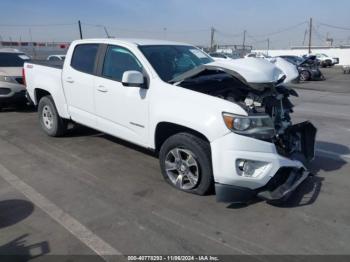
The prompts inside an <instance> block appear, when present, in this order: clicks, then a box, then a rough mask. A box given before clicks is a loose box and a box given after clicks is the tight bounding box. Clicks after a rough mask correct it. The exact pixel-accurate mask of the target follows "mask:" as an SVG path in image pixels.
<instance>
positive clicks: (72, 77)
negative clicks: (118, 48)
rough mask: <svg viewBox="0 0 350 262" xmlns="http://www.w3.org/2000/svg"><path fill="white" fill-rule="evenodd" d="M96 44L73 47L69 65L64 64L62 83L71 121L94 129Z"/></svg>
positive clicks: (97, 47)
mask: <svg viewBox="0 0 350 262" xmlns="http://www.w3.org/2000/svg"><path fill="white" fill-rule="evenodd" d="M98 49H99V45H98V44H78V45H76V46H75V47H74V50H73V54H72V56H71V61H70V64H69V63H68V61H66V62H65V64H64V67H63V73H62V83H63V88H64V92H65V96H66V100H67V106H68V110H69V113H70V115H71V117H72V119H73V120H74V121H76V122H78V123H81V124H84V125H87V126H90V127H95V125H96V118H95V116H94V114H95V105H94V78H95V76H94V75H93V74H94V72H95V70H96V66H97V65H96V61H97V53H98Z"/></svg>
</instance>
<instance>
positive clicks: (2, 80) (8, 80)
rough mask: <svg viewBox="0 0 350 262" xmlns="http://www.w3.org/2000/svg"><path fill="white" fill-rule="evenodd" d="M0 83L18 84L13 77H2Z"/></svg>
mask: <svg viewBox="0 0 350 262" xmlns="http://www.w3.org/2000/svg"><path fill="white" fill-rule="evenodd" d="M0 81H1V82H8V83H17V82H16V80H15V79H14V78H13V77H12V76H2V75H0Z"/></svg>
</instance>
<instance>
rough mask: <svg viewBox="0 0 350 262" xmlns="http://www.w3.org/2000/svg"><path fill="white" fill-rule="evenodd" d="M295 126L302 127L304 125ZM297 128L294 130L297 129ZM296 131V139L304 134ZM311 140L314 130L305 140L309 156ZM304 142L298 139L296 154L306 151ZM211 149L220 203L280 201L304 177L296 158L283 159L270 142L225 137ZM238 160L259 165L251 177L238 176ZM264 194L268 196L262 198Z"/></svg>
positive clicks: (217, 195)
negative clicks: (260, 198) (255, 200)
mask: <svg viewBox="0 0 350 262" xmlns="http://www.w3.org/2000/svg"><path fill="white" fill-rule="evenodd" d="M299 125H300V126H302V127H304V126H305V125H307V124H299ZM299 125H296V126H294V128H295V129H296V128H299ZM310 125H311V124H310ZM312 127H313V126H312ZM299 129H300V130H299ZM299 129H298V132H299V133H300V134H299V133H298V135H301V136H304V135H303V134H302V133H303V132H302V131H304V130H303V129H302V128H301V127H300V128H299ZM315 136H316V129H314V130H311V131H310V132H309V134H308V136H305V137H306V138H307V139H308V141H309V143H307V144H306V145H307V146H308V148H307V151H308V152H307V153H308V154H309V155H312V153H313V152H312V151H313V150H314V139H315ZM304 140H305V139H303V137H301V139H300V143H301V145H300V150H306V149H305V147H303V144H304V146H305V141H304ZM311 140H312V141H311ZM311 147H312V148H311ZM211 148H212V162H213V174H214V180H215V189H216V197H217V200H218V201H220V202H246V200H247V199H249V198H251V197H255V196H259V193H260V197H262V198H265V199H268V198H271V199H272V198H278V197H281V198H282V197H284V195H285V194H287V193H290V192H292V191H294V190H295V189H296V188H297V187H298V186H299V184H300V183H301V182H302V181H304V180H305V179H306V177H307V175H306V174H308V172H307V169H306V167H305V166H304V164H303V163H305V161H304V159H301V158H300V154H297V153H296V154H294V155H293V156H283V155H282V154H281V152H278V151H277V148H276V146H275V144H273V143H270V142H265V141H261V140H257V139H254V138H250V137H246V136H240V135H237V134H235V133H229V134H227V135H226V136H224V137H222V138H219V139H217V140H214V141H213V142H212V143H211ZM303 153H305V152H303ZM242 160H244V161H248V162H249V161H251V162H252V163H253V162H255V163H259V166H258V167H257V168H256V170H255V171H254V172H253V173H252V174H253V175H251V176H245V175H242V172H241V171H240V170H239V165H238V164H237V163H239V162H240V161H242ZM287 181H288V183H287V184H285V183H286V182H287ZM271 184H273V186H271ZM276 190H277V191H276ZM264 191H268V192H269V193H268V192H267V193H264V194H262V193H261V192H264ZM278 192H279V193H278Z"/></svg>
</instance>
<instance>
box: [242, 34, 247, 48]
mask: <svg viewBox="0 0 350 262" xmlns="http://www.w3.org/2000/svg"><path fill="white" fill-rule="evenodd" d="M246 33H247V30H244V32H243V51H245V35H246Z"/></svg>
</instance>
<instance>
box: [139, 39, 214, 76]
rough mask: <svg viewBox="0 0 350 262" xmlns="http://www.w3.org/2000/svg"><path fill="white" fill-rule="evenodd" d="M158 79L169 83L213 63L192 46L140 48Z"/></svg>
mask: <svg viewBox="0 0 350 262" xmlns="http://www.w3.org/2000/svg"><path fill="white" fill-rule="evenodd" d="M139 48H140V50H141V52H142V53H143V54H144V56H145V57H146V58H147V60H148V61H149V62H150V63H151V65H152V67H153V68H154V70H155V71H156V72H157V74H158V75H159V77H160V78H161V79H162V80H163V81H165V82H169V81H170V80H172V79H173V78H175V77H176V76H178V75H181V74H183V73H185V72H187V71H189V70H191V69H193V68H195V67H197V66H200V65H203V64H207V63H210V62H213V61H214V60H213V59H212V58H210V57H209V56H208V55H207V54H205V53H204V52H202V51H201V50H199V49H198V48H196V47H193V46H181V45H152V46H140V47H139Z"/></svg>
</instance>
